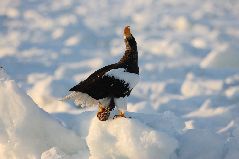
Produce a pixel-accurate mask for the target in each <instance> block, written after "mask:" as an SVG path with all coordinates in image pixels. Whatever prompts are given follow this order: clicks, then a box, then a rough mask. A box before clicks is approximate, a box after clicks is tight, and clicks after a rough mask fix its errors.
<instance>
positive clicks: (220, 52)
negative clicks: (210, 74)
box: [200, 45, 239, 68]
mask: <svg viewBox="0 0 239 159" xmlns="http://www.w3.org/2000/svg"><path fill="white" fill-rule="evenodd" d="M238 50H239V47H238V46H234V45H222V46H221V47H219V48H217V49H215V50H213V51H212V52H211V53H209V54H208V55H207V56H206V58H205V59H204V60H203V61H202V62H201V64H200V66H201V67H202V68H239V62H238V59H239V51H238Z"/></svg>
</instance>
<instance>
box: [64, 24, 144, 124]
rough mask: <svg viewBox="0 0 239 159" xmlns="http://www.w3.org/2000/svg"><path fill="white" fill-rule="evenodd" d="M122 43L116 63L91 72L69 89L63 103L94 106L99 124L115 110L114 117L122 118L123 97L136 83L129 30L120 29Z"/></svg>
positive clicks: (133, 45)
mask: <svg viewBox="0 0 239 159" xmlns="http://www.w3.org/2000/svg"><path fill="white" fill-rule="evenodd" d="M124 42H125V46H126V50H125V53H124V56H123V57H122V58H121V59H120V60H119V62H117V63H114V64H111V65H108V66H105V67H103V68H101V69H99V70H97V71H95V72H94V73H93V74H91V75H90V76H89V77H88V78H87V79H86V80H84V81H81V82H80V83H79V84H77V85H76V86H74V87H72V88H71V89H70V90H69V91H70V92H71V94H70V95H68V96H66V97H64V98H63V100H67V99H73V100H75V103H76V104H78V105H81V104H83V105H87V104H88V105H89V106H91V105H95V104H98V105H99V110H98V113H97V117H98V118H99V120H102V121H104V120H107V119H108V118H109V116H110V112H111V111H112V110H113V109H115V108H116V110H117V111H118V113H116V114H115V116H114V117H125V116H124V112H125V110H126V108H127V97H128V96H129V95H130V93H131V91H132V89H133V88H134V86H135V85H136V84H137V82H138V79H139V67H138V51H137V43H136V41H135V38H134V37H133V35H132V34H131V32H130V27H129V26H126V27H125V28H124ZM88 105H87V106H88Z"/></svg>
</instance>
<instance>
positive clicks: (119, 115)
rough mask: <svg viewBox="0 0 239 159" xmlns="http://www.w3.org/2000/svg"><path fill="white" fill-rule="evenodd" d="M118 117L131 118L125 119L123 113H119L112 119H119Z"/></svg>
mask: <svg viewBox="0 0 239 159" xmlns="http://www.w3.org/2000/svg"><path fill="white" fill-rule="evenodd" d="M119 117H124V118H131V117H126V116H125V113H124V112H119V114H118V115H115V116H114V117H113V119H116V118H119Z"/></svg>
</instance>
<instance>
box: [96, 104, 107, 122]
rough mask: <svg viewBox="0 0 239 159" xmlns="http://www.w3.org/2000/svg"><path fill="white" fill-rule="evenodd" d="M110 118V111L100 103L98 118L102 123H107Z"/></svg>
mask: <svg viewBox="0 0 239 159" xmlns="http://www.w3.org/2000/svg"><path fill="white" fill-rule="evenodd" d="M109 116H110V109H109V108H105V107H104V106H103V105H102V104H101V103H99V108H98V112H97V117H98V119H99V120H100V121H106V120H108V118H109Z"/></svg>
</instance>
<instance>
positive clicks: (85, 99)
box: [60, 92, 98, 107]
mask: <svg viewBox="0 0 239 159" xmlns="http://www.w3.org/2000/svg"><path fill="white" fill-rule="evenodd" d="M60 100H61V101H66V100H74V103H75V104H76V105H80V106H81V107H91V106H95V105H97V104H98V100H96V99H94V98H92V97H91V96H89V95H88V94H86V93H81V92H71V93H70V94H69V95H67V96H65V97H64V98H62V99H60Z"/></svg>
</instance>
